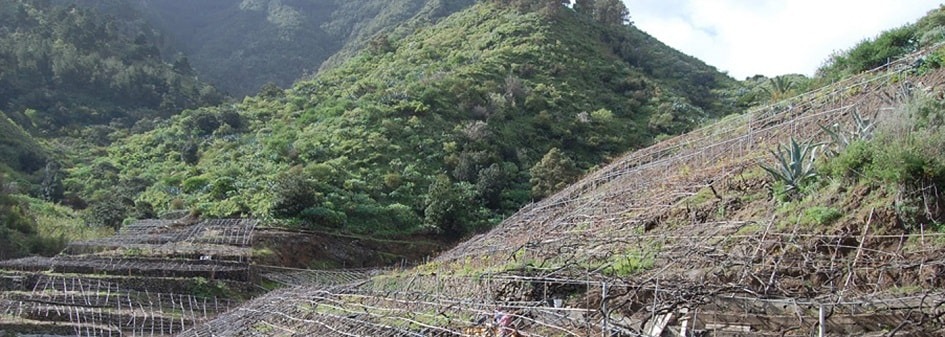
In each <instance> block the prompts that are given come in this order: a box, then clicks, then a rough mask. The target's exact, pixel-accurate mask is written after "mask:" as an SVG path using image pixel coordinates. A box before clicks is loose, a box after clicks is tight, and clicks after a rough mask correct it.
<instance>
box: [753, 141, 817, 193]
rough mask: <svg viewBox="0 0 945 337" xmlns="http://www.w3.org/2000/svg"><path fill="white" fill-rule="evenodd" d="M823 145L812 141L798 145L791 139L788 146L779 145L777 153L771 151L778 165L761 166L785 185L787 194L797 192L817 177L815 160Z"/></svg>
mask: <svg viewBox="0 0 945 337" xmlns="http://www.w3.org/2000/svg"><path fill="white" fill-rule="evenodd" d="M820 145H822V144H813V143H812V142H811V141H807V142H804V143H798V142H797V140H796V139H794V138H793V137H792V138H791V143H790V144H788V145H784V144H779V145H778V150H777V151H771V154H772V155H774V157H775V159H777V161H778V165H776V166H774V167H768V166H766V165H760V166H761V168H763V169H764V170H765V171H767V172H768V174H770V175H771V176H772V177H774V179H776V180H778V181H781V182H782V183H784V186H785V192H788V193H791V192H794V191H797V190H799V189H800V188H801V186H803V185H804V184H806V183H807V182H808V181H810V180H812V179H815V178H816V177H817V172H816V171H815V169H814V159H815V158H816V157H817V148H819V147H820Z"/></svg>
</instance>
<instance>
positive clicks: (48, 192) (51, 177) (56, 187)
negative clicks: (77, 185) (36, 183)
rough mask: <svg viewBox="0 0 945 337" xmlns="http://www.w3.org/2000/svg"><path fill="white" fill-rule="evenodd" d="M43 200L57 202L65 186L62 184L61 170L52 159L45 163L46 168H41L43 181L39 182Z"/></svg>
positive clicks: (61, 196) (60, 198)
mask: <svg viewBox="0 0 945 337" xmlns="http://www.w3.org/2000/svg"><path fill="white" fill-rule="evenodd" d="M40 187H41V190H42V197H43V200H46V201H52V202H58V201H61V200H62V198H63V194H64V192H65V188H64V187H63V185H62V171H61V170H60V169H59V164H58V163H56V162H54V161H49V162H48V163H46V169H45V170H43V182H42V184H41V186H40Z"/></svg>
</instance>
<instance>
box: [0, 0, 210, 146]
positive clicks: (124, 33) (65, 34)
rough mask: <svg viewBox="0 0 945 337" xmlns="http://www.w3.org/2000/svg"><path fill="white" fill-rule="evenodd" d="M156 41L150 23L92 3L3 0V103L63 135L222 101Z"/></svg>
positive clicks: (38, 127)
mask: <svg viewBox="0 0 945 337" xmlns="http://www.w3.org/2000/svg"><path fill="white" fill-rule="evenodd" d="M156 40H157V38H156V37H155V36H153V35H152V34H151V30H150V29H149V27H147V26H144V25H140V24H134V23H130V22H123V21H117V20H113V19H110V18H108V17H105V16H102V15H101V14H98V13H97V12H95V11H93V10H86V9H82V8H76V7H74V6H64V5H62V6H56V5H52V4H50V3H49V2H42V1H23V0H2V1H0V68H2V69H3V72H2V73H0V109H3V110H4V111H5V112H6V113H7V116H8V117H10V118H11V119H12V120H13V121H14V122H16V123H17V124H18V125H20V126H21V127H23V128H25V129H27V130H28V131H30V132H38V133H44V134H49V133H56V132H59V133H61V134H62V133H64V132H61V131H62V129H63V128H69V129H71V130H72V131H74V132H75V133H79V132H78V130H76V127H77V126H86V125H93V124H95V125H108V124H113V125H119V126H125V127H130V126H132V125H134V124H135V123H136V122H138V121H139V120H142V119H150V118H155V117H166V116H170V115H171V114H174V113H177V112H178V111H180V110H182V109H187V108H192V107H196V106H200V105H206V104H218V103H219V102H220V101H221V98H222V96H221V95H220V94H219V93H217V92H216V90H214V89H213V88H212V87H210V86H207V85H205V84H201V83H200V82H199V81H197V79H196V77H194V75H193V74H192V73H189V72H188V71H187V70H186V69H185V67H173V66H172V65H170V64H166V63H164V62H163V61H162V59H161V56H160V52H159V51H158V47H157V45H156V42H155V41H156ZM103 46H107V47H103ZM88 131H89V132H94V130H91V129H90V130H88ZM105 134H107V133H105Z"/></svg>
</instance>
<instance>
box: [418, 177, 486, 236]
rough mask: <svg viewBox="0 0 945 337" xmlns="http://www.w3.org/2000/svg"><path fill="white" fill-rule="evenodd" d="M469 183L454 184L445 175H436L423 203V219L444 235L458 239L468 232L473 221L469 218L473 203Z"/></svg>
mask: <svg viewBox="0 0 945 337" xmlns="http://www.w3.org/2000/svg"><path fill="white" fill-rule="evenodd" d="M470 187H471V185H469V184H464V183H459V184H454V183H453V182H452V181H450V178H449V177H448V176H446V175H443V174H441V175H438V176H437V177H436V180H434V181H433V184H431V185H430V189H429V192H427V198H426V201H425V202H424V204H425V205H426V208H425V209H424V212H423V213H424V218H425V219H424V220H425V222H426V223H427V224H428V225H431V226H435V227H437V228H439V229H440V230H442V231H443V234H444V235H446V237H448V238H451V239H458V238H460V237H462V236H463V235H464V234H466V233H467V232H468V229H469V228H470V227H471V226H470V224H471V223H472V222H473V221H472V219H471V218H470V213H471V211H472V206H473V204H474V202H473V197H474V192H473V191H472V188H470Z"/></svg>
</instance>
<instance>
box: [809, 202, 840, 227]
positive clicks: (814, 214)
mask: <svg viewBox="0 0 945 337" xmlns="http://www.w3.org/2000/svg"><path fill="white" fill-rule="evenodd" d="M841 216H843V214H842V213H840V211H839V210H837V209H836V208H833V207H824V206H814V207H811V208H808V209H806V210H804V217H803V218H802V220H801V221H802V222H804V223H808V224H812V225H818V226H827V225H830V224H832V223H833V222H834V221H837V220H838V219H840V217H841Z"/></svg>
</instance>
